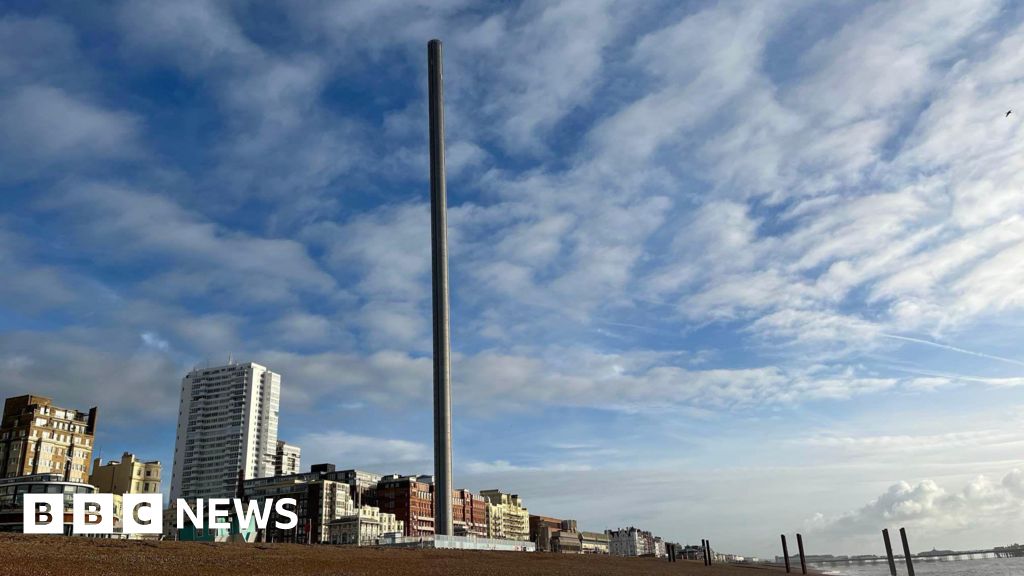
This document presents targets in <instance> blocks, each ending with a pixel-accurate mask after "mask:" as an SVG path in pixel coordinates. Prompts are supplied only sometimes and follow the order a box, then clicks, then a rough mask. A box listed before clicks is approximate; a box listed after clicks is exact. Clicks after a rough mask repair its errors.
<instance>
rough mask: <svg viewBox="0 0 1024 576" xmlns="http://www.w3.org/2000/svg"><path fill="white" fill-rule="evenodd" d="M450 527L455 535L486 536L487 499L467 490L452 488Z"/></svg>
mask: <svg viewBox="0 0 1024 576" xmlns="http://www.w3.org/2000/svg"><path fill="white" fill-rule="evenodd" d="M452 527H453V528H454V530H455V535H456V536H478V537H480V538H486V537H487V501H486V500H484V499H483V497H481V496H480V495H478V494H474V493H472V492H470V491H469V490H464V489H460V490H452Z"/></svg>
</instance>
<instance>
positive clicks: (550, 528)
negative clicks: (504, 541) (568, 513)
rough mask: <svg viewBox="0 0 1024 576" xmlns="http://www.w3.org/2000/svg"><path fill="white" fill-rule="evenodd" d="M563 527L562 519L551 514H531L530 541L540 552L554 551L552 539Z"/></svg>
mask: <svg viewBox="0 0 1024 576" xmlns="http://www.w3.org/2000/svg"><path fill="white" fill-rule="evenodd" d="M561 529H562V520H561V519H560V518H552V517H550V516H540V515H538V514H530V541H531V542H533V543H534V544H536V545H537V551H538V552H554V546H553V543H552V539H553V538H554V536H555V534H556V533H558V531H559V530H561Z"/></svg>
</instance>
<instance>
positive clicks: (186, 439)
mask: <svg viewBox="0 0 1024 576" xmlns="http://www.w3.org/2000/svg"><path fill="white" fill-rule="evenodd" d="M280 400H281V375H280V374H276V373H274V372H271V371H270V370H268V369H267V368H266V367H265V366H260V365H259V364H255V363H252V362H250V363H247V364H233V363H232V364H228V365H227V366H218V367H215V368H197V369H195V370H193V371H191V372H189V373H188V374H187V375H185V377H184V378H183V379H182V381H181V404H180V408H179V411H178V435H177V437H176V438H175V441H174V469H173V472H172V476H171V494H170V496H171V501H172V502H173V501H174V499H175V498H185V499H193V498H231V497H234V496H235V495H236V493H237V488H238V474H239V470H241V471H243V475H244V477H245V478H262V477H265V476H273V475H274V460H275V456H276V454H277V412H278V406H279V405H280Z"/></svg>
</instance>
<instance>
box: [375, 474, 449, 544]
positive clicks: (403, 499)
mask: <svg viewBox="0 0 1024 576" xmlns="http://www.w3.org/2000/svg"><path fill="white" fill-rule="evenodd" d="M371 498H372V500H373V505H375V506H377V507H378V508H380V510H381V511H382V512H386V513H388V514H394V515H395V517H396V518H397V519H399V520H401V521H402V523H403V526H404V528H405V535H406V536H433V535H434V482H433V477H431V476H399V475H397V474H392V475H390V476H384V477H382V478H381V480H380V482H378V483H377V488H376V489H375V490H374V491H373V493H372V495H371Z"/></svg>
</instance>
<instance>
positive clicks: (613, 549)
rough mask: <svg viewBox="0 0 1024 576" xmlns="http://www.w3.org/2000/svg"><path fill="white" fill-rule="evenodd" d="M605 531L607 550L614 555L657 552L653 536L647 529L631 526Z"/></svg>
mask: <svg viewBox="0 0 1024 576" xmlns="http://www.w3.org/2000/svg"><path fill="white" fill-rule="evenodd" d="M605 533H606V534H608V550H609V552H610V553H611V554H613V555H615V556H654V555H655V554H656V553H657V549H656V547H655V538H654V536H653V535H652V534H651V533H650V532H649V531H647V530H640V529H638V528H633V527H632V526H631V527H629V528H625V529H619V530H607V531H605Z"/></svg>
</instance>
